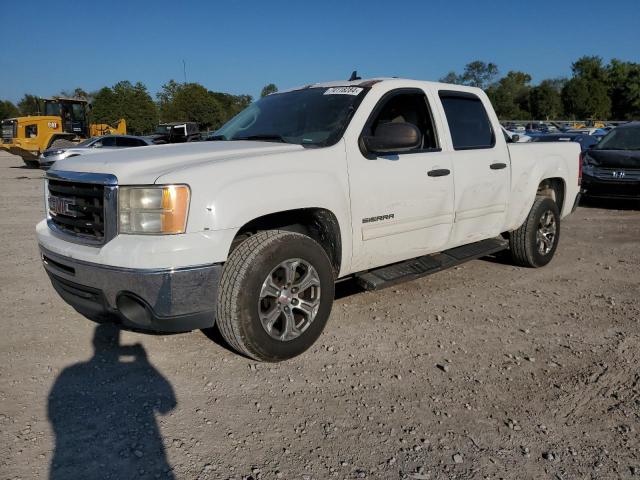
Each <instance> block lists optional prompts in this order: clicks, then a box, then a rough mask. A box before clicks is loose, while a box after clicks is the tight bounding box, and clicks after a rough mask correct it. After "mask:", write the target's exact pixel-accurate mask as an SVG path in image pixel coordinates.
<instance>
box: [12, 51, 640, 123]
mask: <svg viewBox="0 0 640 480" xmlns="http://www.w3.org/2000/svg"><path fill="white" fill-rule="evenodd" d="M571 72H572V74H571V77H570V78H554V79H545V80H542V81H541V82H539V83H538V84H537V85H532V84H531V80H532V77H531V75H529V74H528V73H526V72H520V71H509V72H507V74H506V75H504V76H502V77H500V75H499V69H498V66H497V65H496V64H494V63H491V62H489V63H487V62H483V61H480V60H476V61H474V62H471V63H468V64H467V65H466V66H465V68H464V70H463V71H462V73H456V72H449V73H448V74H447V75H446V76H444V77H443V78H442V79H441V81H443V82H447V83H457V84H462V85H471V86H474V87H479V88H482V89H484V90H485V91H486V92H487V94H488V96H489V98H490V99H491V102H492V103H493V105H494V107H495V110H496V112H497V114H498V116H499V118H500V119H501V120H528V119H536V120H547V119H567V120H569V119H581V120H586V119H598V120H632V119H640V64H639V63H633V62H625V61H621V60H616V59H613V60H611V61H610V62H609V63H608V64H605V63H604V61H603V60H602V58H600V57H597V56H584V57H581V58H579V59H578V60H577V61H576V62H574V63H573V64H572V65H571ZM277 91H278V87H277V86H276V85H274V84H273V83H269V84H267V85H266V86H265V87H264V88H263V89H262V92H261V96H263V97H264V96H265V95H268V94H270V93H274V92H277ZM61 95H62V96H70V97H81V98H86V99H87V100H88V101H89V102H91V105H92V109H91V111H90V121H91V122H94V123H109V124H114V123H115V122H117V120H119V119H120V118H124V119H126V120H127V129H128V131H129V132H130V133H133V134H145V133H150V132H152V131H153V130H154V129H155V127H156V125H157V124H158V123H162V122H171V121H177V122H185V121H189V122H197V123H198V124H199V125H200V128H201V129H203V130H215V129H217V128H219V127H220V126H221V125H222V124H223V123H225V122H226V121H227V120H229V119H230V118H231V117H233V116H234V115H236V114H237V113H238V112H240V111H241V110H242V109H244V108H245V107H247V106H248V105H249V104H250V103H251V102H252V101H253V99H252V97H251V96H250V95H231V94H229V93H223V92H213V91H211V90H208V89H207V88H205V87H204V86H202V85H200V84H199V83H178V82H176V81H175V80H169V82H167V83H165V84H164V85H163V86H162V88H161V90H160V91H159V92H158V93H157V94H156V98H155V100H154V99H153V97H152V96H151V94H150V93H149V91H148V89H147V87H146V86H145V85H144V84H142V83H140V82H136V83H131V82H129V81H121V82H118V83H116V84H115V85H113V86H111V87H103V88H101V89H100V90H98V91H96V92H86V91H85V90H83V89H82V88H76V89H75V90H73V91H70V92H66V91H65V92H61ZM41 111H42V105H41V101H40V100H39V99H38V97H36V96H35V95H31V94H26V95H24V96H23V97H22V99H20V101H19V102H18V103H17V104H15V105H14V104H13V103H12V102H10V101H8V100H5V101H2V100H0V119H4V118H11V117H16V116H19V115H35V114H38V113H39V112H41Z"/></svg>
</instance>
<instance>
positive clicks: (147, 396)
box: [48, 324, 176, 480]
mask: <svg viewBox="0 0 640 480" xmlns="http://www.w3.org/2000/svg"><path fill="white" fill-rule="evenodd" d="M93 346H94V355H93V357H92V358H91V359H90V360H89V361H87V362H83V363H77V364H75V365H72V366H70V367H68V368H66V369H64V370H63V371H62V373H61V374H60V375H59V376H58V378H57V379H56V381H55V383H54V385H53V387H52V389H51V392H50V393H49V403H48V416H49V421H50V422H51V425H52V427H53V431H54V434H55V451H54V455H53V459H52V461H51V468H50V475H49V478H51V479H55V480H58V479H60V480H62V479H64V480H70V479H76V478H78V479H94V478H101V479H102V478H110V479H118V480H119V479H128V478H137V479H139V478H165V479H166V478H174V476H173V472H172V470H171V467H170V466H169V463H168V462H167V457H166V454H165V450H164V445H163V442H162V437H161V435H160V430H159V428H158V425H157V423H156V418H155V414H156V412H158V413H160V414H166V413H168V412H170V411H171V410H173V409H174V408H175V406H176V398H175V395H174V392H173V388H172V387H171V384H170V383H169V382H168V381H167V380H166V379H165V378H164V377H163V376H162V375H161V374H160V373H159V372H158V371H157V370H156V369H155V368H154V367H153V365H151V364H150V363H149V360H148V358H147V354H146V352H145V350H144V348H143V347H142V345H140V344H135V345H120V329H119V328H118V327H116V326H115V325H112V324H101V325H98V326H97V327H96V330H95V333H94V336H93Z"/></svg>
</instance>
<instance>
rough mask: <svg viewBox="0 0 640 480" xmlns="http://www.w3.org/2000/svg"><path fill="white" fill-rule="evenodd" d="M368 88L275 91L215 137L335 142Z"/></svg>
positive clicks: (302, 143) (233, 120)
mask: <svg viewBox="0 0 640 480" xmlns="http://www.w3.org/2000/svg"><path fill="white" fill-rule="evenodd" d="M366 92H367V89H365V88H362V87H333V88H327V87H321V88H305V89H302V90H293V91H290V92H284V93H274V94H271V95H268V96H266V97H263V98H261V99H260V100H258V101H257V102H255V103H253V104H251V105H249V107H247V108H246V109H245V110H243V111H242V112H240V113H239V114H238V115H236V116H235V117H234V118H232V119H231V120H229V122H227V123H226V124H225V125H224V126H223V127H222V128H220V129H219V130H218V131H217V132H215V136H214V137H213V139H214V140H262V141H276V142H285V143H295V144H299V145H316V146H329V145H333V144H334V143H336V142H337V141H338V140H339V139H340V137H341V136H342V134H343V132H344V130H345V128H346V127H347V125H348V124H349V120H351V117H352V115H353V113H354V112H355V111H356V109H357V108H358V105H359V104H360V102H361V101H362V99H363V98H364V96H365V95H366Z"/></svg>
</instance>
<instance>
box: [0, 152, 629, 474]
mask: <svg viewBox="0 0 640 480" xmlns="http://www.w3.org/2000/svg"><path fill="white" fill-rule="evenodd" d="M41 176H42V172H40V171H37V170H28V169H25V168H21V162H20V160H19V159H18V158H17V157H12V156H9V155H6V154H4V156H1V157H0V211H1V212H2V213H1V215H0V227H1V228H0V245H2V248H1V250H0V252H1V254H0V288H1V289H2V296H1V299H0V302H1V304H0V311H2V312H3V318H2V324H1V325H2V334H1V335H0V478H2V479H18V478H22V479H37V478H47V477H49V478H60V479H74V478H82V479H93V478H113V479H126V478H176V479H195V478H202V479H205V478H209V479H226V478H232V479H249V478H253V479H275V478H283V479H327V478H338V479H341V478H347V479H351V478H385V479H386V478H391V479H393V478H402V479H405V478H406V479H437V478H458V479H467V478H507V479H528V478H531V479H546V478H550V479H576V478H579V479H586V478H598V479H601V478H606V479H609V478H640V440H639V438H640V370H639V369H638V363H640V302H639V300H638V297H639V293H640V286H639V285H640V248H638V247H639V246H640V207H639V206H637V205H631V206H628V205H625V204H613V205H612V204H604V205H603V204H597V205H590V206H588V207H581V208H579V209H578V211H577V212H576V213H575V214H574V215H572V216H571V217H570V218H569V219H567V220H566V221H565V222H564V223H563V232H562V238H561V241H560V247H559V249H558V251H557V253H556V257H555V259H554V260H553V262H552V263H551V264H550V265H549V266H547V267H545V268H542V269H537V270H530V269H522V268H516V267H513V266H511V265H509V264H508V263H507V262H505V261H503V260H502V259H501V258H496V259H484V260H478V261H473V262H470V263H467V264H465V265H463V266H461V267H459V268H455V269H452V270H449V271H446V272H442V273H439V274H436V275H433V276H431V277H427V278H424V279H421V280H417V281H414V282H411V283H406V284H403V285H401V286H398V287H395V288H392V289H387V290H383V291H381V292H376V293H365V292H359V291H357V290H356V289H354V288H352V285H349V284H346V285H344V284H343V285H341V286H340V288H339V295H338V297H339V298H338V299H337V300H336V303H335V306H334V310H333V313H332V315H331V318H330V320H329V323H328V325H327V328H326V330H325V332H324V334H323V335H322V336H321V337H320V339H319V341H318V343H317V344H316V345H315V347H313V348H312V349H311V350H309V351H308V352H307V353H306V354H305V355H303V356H302V357H299V358H297V359H294V360H292V361H289V362H285V363H281V364H256V363H255V362H253V361H250V360H247V359H245V358H243V357H241V356H239V355H236V354H235V353H233V352H231V351H229V350H228V349H227V348H226V347H225V346H224V344H223V343H222V342H221V341H220V339H219V337H218V336H216V335H215V333H211V332H208V333H207V334H205V333H203V332H201V331H195V332H191V333H188V334H181V335H169V336H153V335H145V334H138V333H132V332H122V333H119V332H118V331H117V330H114V329H112V328H110V327H109V326H101V327H96V325H95V324H92V323H91V322H89V321H88V320H85V319H84V318H83V317H82V316H80V315H79V314H77V313H76V312H75V311H74V310H73V309H71V308H70V307H69V306H67V305H66V304H64V303H63V302H62V300H60V299H59V298H58V296H57V295H56V294H55V292H54V290H53V289H52V287H51V286H50V284H49V281H48V279H47V278H46V275H45V273H44V271H43V269H42V267H41V265H40V261H39V259H38V250H37V245H36V241H35V236H34V225H35V224H36V222H37V221H38V220H40V218H41V217H42V215H43V201H42V198H41V197H42V195H41V191H42V184H41V182H40V180H39V178H40V177H41Z"/></svg>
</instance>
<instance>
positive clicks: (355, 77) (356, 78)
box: [349, 70, 362, 82]
mask: <svg viewBox="0 0 640 480" xmlns="http://www.w3.org/2000/svg"><path fill="white" fill-rule="evenodd" d="M354 80H362V78H361V77H359V76H358V71H357V70H354V71H353V72H351V76H350V77H349V81H350V82H353V81H354Z"/></svg>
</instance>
